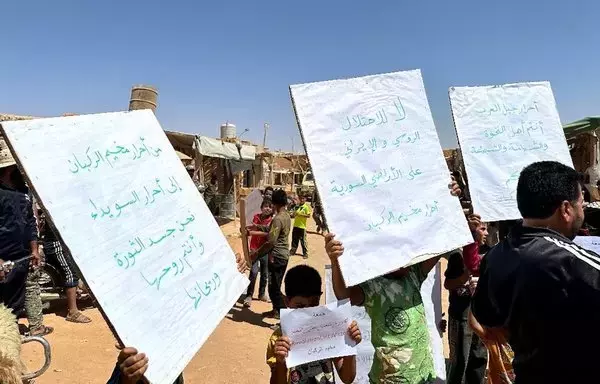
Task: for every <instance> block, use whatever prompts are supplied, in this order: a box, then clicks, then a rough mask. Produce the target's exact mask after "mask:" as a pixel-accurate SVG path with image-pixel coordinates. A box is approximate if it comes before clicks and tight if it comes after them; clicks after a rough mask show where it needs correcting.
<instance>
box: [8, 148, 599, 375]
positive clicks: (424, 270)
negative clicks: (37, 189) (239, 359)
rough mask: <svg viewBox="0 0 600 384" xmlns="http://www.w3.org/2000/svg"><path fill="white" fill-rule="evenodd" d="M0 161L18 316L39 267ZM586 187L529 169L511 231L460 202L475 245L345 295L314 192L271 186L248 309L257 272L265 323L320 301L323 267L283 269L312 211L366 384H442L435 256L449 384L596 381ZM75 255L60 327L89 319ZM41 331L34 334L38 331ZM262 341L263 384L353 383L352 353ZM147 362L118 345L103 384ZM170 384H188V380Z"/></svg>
mask: <svg viewBox="0 0 600 384" xmlns="http://www.w3.org/2000/svg"><path fill="white" fill-rule="evenodd" d="M2 156H3V157H2V159H0V160H1V161H2V164H1V165H0V210H1V211H0V219H1V220H2V222H1V223H0V226H1V228H2V231H0V252H1V253H0V255H2V259H3V260H2V261H0V263H3V264H4V262H6V261H13V262H14V265H12V268H11V270H10V272H7V270H5V269H0V280H1V282H0V298H1V300H2V303H3V304H4V305H6V306H7V307H9V308H11V309H12V310H13V311H14V312H16V313H18V312H20V311H22V310H23V309H24V308H25V302H26V296H27V295H26V293H25V292H26V286H27V281H28V275H30V271H31V269H30V267H31V268H34V269H35V268H36V267H37V266H38V265H39V263H40V255H39V251H38V239H39V231H38V227H39V222H38V221H36V217H35V215H34V212H33V202H32V199H31V197H30V196H29V194H28V192H27V190H26V186H25V183H24V181H23V178H22V176H20V173H19V170H18V169H17V168H16V166H15V165H14V161H13V163H11V161H10V160H9V159H8V160H7V158H6V156H7V155H6V153H5V152H2ZM582 188H583V187H582V184H581V177H580V174H578V173H577V172H576V171H575V170H573V169H572V168H570V167H567V166H565V165H562V164H560V163H557V162H550V161H546V162H538V163H534V164H531V165H530V166H528V167H526V168H525V169H524V170H523V171H522V173H521V175H520V178H519V181H518V186H517V196H516V197H517V204H518V208H519V211H520V213H521V215H522V217H523V219H522V220H520V221H515V222H513V223H509V224H508V225H509V226H510V227H511V228H509V230H508V231H507V230H506V225H507V223H503V224H502V225H499V223H485V222H483V221H482V220H481V217H480V216H479V215H477V214H476V213H473V212H472V211H471V210H470V209H469V208H468V207H466V209H465V215H466V218H467V221H468V224H469V227H470V229H471V232H472V234H473V242H472V244H469V245H467V246H465V247H464V248H463V249H458V250H454V251H452V252H449V253H448V254H445V255H442V256H438V257H435V258H431V259H429V260H426V261H423V262H421V263H419V264H416V265H413V266H410V267H407V268H401V269H399V270H397V271H395V272H392V273H389V274H387V275H384V276H381V277H378V278H375V279H372V280H370V281H367V282H365V283H362V284H360V285H358V286H353V287H348V286H346V284H345V282H344V279H343V276H342V273H341V269H340V258H343V257H344V256H343V255H344V245H343V244H342V243H341V242H340V241H339V240H338V239H336V236H335V234H333V233H328V229H327V224H326V221H325V219H324V216H323V210H322V208H321V206H320V201H319V199H318V197H317V198H315V197H313V199H312V200H313V205H312V207H311V206H310V205H309V204H308V203H307V201H306V200H307V199H306V196H299V197H298V198H297V200H296V201H294V203H293V204H290V203H289V200H288V196H287V194H286V192H285V191H283V190H281V189H278V190H273V188H266V189H265V191H264V200H263V202H262V205H261V211H260V213H257V214H256V215H255V216H254V218H253V224H252V225H250V226H248V227H247V231H248V234H249V235H250V238H251V241H250V260H251V261H252V264H251V265H246V261H245V260H244V259H243V258H242V257H241V256H239V255H237V256H238V257H237V263H238V269H239V271H240V273H244V272H245V271H246V270H247V269H250V286H249V287H248V291H247V292H246V297H245V299H244V301H243V304H244V306H246V307H250V306H251V304H252V299H253V294H254V291H255V287H256V280H257V279H258V275H259V273H260V282H259V287H258V299H259V300H262V301H269V300H270V301H271V303H272V307H273V309H272V310H271V311H269V312H268V313H265V314H264V316H265V317H272V318H279V314H280V311H281V309H283V308H306V307H313V306H318V305H319V303H320V298H321V295H322V292H321V286H322V284H321V283H322V281H321V276H320V274H319V272H318V271H316V270H315V269H314V268H312V267H310V266H308V265H298V266H296V267H293V268H291V269H289V270H287V267H288V261H289V258H290V256H291V255H294V254H295V252H296V250H297V247H298V246H299V245H301V246H302V252H303V253H302V255H303V257H304V258H308V257H309V254H308V247H307V246H306V228H307V219H308V218H309V217H311V216H313V217H315V222H316V224H317V226H318V229H319V232H322V233H324V234H326V236H325V250H326V253H327V255H328V256H329V258H330V261H331V265H332V283H333V290H334V292H335V295H336V296H337V298H338V299H340V300H341V299H350V301H351V303H352V304H353V305H356V306H364V307H365V309H366V312H367V313H368V315H369V316H370V318H371V321H372V333H371V342H372V344H373V346H374V348H375V353H374V356H373V365H372V368H371V371H370V374H369V377H370V381H371V382H372V383H383V384H385V383H408V384H426V383H433V382H434V381H435V380H436V374H435V372H434V364H433V356H432V352H431V348H430V341H429V333H428V328H427V322H426V319H425V310H424V307H423V299H422V297H421V293H420V288H421V285H422V284H423V281H424V280H425V278H426V277H427V275H428V273H429V272H430V271H431V270H432V269H433V268H434V267H435V266H436V264H437V263H438V262H439V260H440V258H442V257H444V258H446V259H447V260H448V266H447V269H446V271H445V274H444V287H445V289H447V290H448V291H449V308H448V315H449V322H448V340H449V346H450V358H449V361H448V367H447V368H448V369H447V383H448V384H461V383H466V384H483V383H491V384H511V383H519V384H528V383H550V384H552V383H570V382H573V383H579V382H590V381H592V382H593V377H594V373H593V371H592V369H591V368H592V367H593V365H592V364H593V363H594V362H595V360H596V357H597V356H596V354H595V353H594V350H595V349H594V347H595V346H596V345H597V343H598V341H600V337H597V336H595V335H596V332H594V329H595V325H596V324H598V323H599V321H600V310H598V308H600V306H596V304H600V302H598V301H599V300H600V256H598V255H597V254H595V253H594V252H592V251H589V250H585V249H583V248H581V247H579V246H577V245H576V244H575V243H574V242H573V239H574V237H575V236H576V235H577V233H578V232H579V230H580V229H581V226H582V224H583V220H584V212H583V205H584V202H583V189H582ZM449 189H450V191H449V192H450V193H451V194H452V195H453V196H457V197H460V196H461V194H462V191H461V186H459V184H458V183H457V182H455V181H452V182H451V183H450V184H449ZM502 226H504V229H503V230H501V231H500V234H499V239H498V241H497V243H496V244H490V241H489V233H488V232H489V230H490V228H492V227H494V228H498V227H502ZM290 235H291V244H290ZM46 244H47V245H46ZM44 248H45V249H46V252H47V254H54V255H55V256H56V257H57V258H59V259H60V258H61V257H63V255H64V249H62V248H61V247H60V242H59V240H58V239H57V238H56V237H52V236H50V237H48V238H46V239H45V246H44ZM20 260H27V261H26V262H22V261H20ZM69 260H70V258H65V262H64V263H59V264H61V265H62V264H64V271H65V273H66V279H65V282H66V283H65V288H66V290H67V297H68V300H69V301H68V305H69V309H68V314H67V320H69V321H76V322H82V323H83V322H86V321H88V320H89V319H87V317H85V315H83V314H82V313H81V312H80V311H79V310H78V309H77V303H76V289H75V290H73V288H75V287H77V279H76V277H75V276H74V275H69V274H68V273H67V271H69V268H70V266H69V264H68V261H69ZM284 280H285V295H284V294H283V293H282V289H281V288H282V283H283V282H284ZM73 292H75V294H74V293H73ZM267 292H268V297H267ZM28 315H29V314H28ZM30 321H31V320H30ZM42 326H43V325H42ZM38 327H39V325H38V324H36V325H35V326H33V329H31V330H30V331H31V332H32V333H33V334H37V333H36V330H38ZM48 331H51V330H44V329H42V331H41V332H40V334H44V333H47V332H48ZM348 336H349V338H350V339H352V340H354V342H356V343H359V342H360V341H361V340H362V335H361V331H360V329H359V327H358V325H357V324H356V322H352V324H351V326H350V327H349V329H348ZM266 343H267V351H266V363H267V365H268V366H269V368H270V370H271V378H270V383H271V384H288V383H294V384H297V383H302V384H332V383H334V382H335V381H334V380H335V379H334V375H333V372H334V370H335V371H337V374H338V377H339V380H341V382H343V383H352V382H353V380H354V378H355V376H356V359H355V357H353V356H349V357H341V358H336V359H332V360H326V361H318V362H313V363H308V364H303V365H301V366H298V367H287V366H286V363H285V361H286V360H285V358H286V356H287V354H288V352H289V351H290V349H292V348H293V347H294V346H293V344H291V343H290V340H289V338H287V337H286V335H284V334H283V333H282V331H281V328H280V327H279V326H278V325H277V326H274V327H273V334H272V335H271V337H270V338H269V340H266ZM148 364H149V362H148V359H147V357H146V356H145V355H144V354H143V353H142V352H141V351H138V350H137V349H135V348H133V347H131V346H126V347H123V348H121V351H120V353H119V356H118V358H117V363H116V366H115V369H114V371H113V374H112V376H111V378H110V379H109V383H112V384H121V383H126V384H131V383H141V382H142V379H143V374H144V373H145V372H146V370H147V368H148ZM176 383H183V376H182V375H180V376H179V378H178V379H177V381H176Z"/></svg>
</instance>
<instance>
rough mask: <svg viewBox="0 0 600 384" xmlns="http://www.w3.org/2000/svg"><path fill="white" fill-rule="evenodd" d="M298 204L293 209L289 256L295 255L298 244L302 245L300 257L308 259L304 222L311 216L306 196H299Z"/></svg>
mask: <svg viewBox="0 0 600 384" xmlns="http://www.w3.org/2000/svg"><path fill="white" fill-rule="evenodd" d="M298 200H299V204H298V205H297V206H296V207H295V208H294V229H293V230H292V249H291V250H290V255H292V256H293V255H295V254H296V251H297V250H298V243H300V244H301V245H302V256H303V257H304V258H305V259H308V245H307V243H306V221H307V219H308V218H309V217H311V215H312V208H311V207H310V205H309V204H308V203H307V202H306V196H303V195H300V196H299V198H298Z"/></svg>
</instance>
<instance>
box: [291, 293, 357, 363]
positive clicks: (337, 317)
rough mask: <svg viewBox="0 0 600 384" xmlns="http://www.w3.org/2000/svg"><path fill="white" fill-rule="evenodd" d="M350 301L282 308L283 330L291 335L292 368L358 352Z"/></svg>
mask: <svg viewBox="0 0 600 384" xmlns="http://www.w3.org/2000/svg"><path fill="white" fill-rule="evenodd" d="M351 308H352V306H351V305H350V301H349V300H346V301H345V302H340V303H339V305H338V302H335V303H332V304H327V305H325V306H319V307H311V308H301V309H282V310H281V332H282V333H283V335H285V336H286V337H288V338H289V339H290V342H291V344H292V347H291V349H290V351H289V353H288V357H287V359H286V364H287V366H288V368H291V367H296V366H298V365H301V364H305V363H310V362H313V361H320V360H327V359H331V358H334V357H341V356H354V355H356V344H355V343H354V341H353V340H352V339H351V338H350V336H349V335H348V327H349V326H350V324H351V323H352V312H351Z"/></svg>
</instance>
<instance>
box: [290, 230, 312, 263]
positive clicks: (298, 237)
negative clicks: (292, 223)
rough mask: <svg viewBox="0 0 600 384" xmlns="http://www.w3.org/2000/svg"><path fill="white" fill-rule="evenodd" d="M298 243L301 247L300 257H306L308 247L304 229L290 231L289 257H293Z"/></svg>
mask: <svg viewBox="0 0 600 384" xmlns="http://www.w3.org/2000/svg"><path fill="white" fill-rule="evenodd" d="M298 243H300V244H301V245H302V255H303V256H308V247H307V246H306V229H303V228H296V227H294V229H293V230H292V249H291V250H290V255H292V256H293V255H295V254H296V251H297V250H298Z"/></svg>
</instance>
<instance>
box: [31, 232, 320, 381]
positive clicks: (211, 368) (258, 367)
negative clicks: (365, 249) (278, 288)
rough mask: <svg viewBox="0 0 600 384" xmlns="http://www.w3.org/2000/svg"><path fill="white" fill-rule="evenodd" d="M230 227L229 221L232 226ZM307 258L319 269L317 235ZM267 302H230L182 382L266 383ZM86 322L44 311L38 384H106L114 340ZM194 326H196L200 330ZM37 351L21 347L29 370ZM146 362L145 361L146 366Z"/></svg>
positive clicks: (98, 324) (235, 243)
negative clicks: (45, 352)
mask: <svg viewBox="0 0 600 384" xmlns="http://www.w3.org/2000/svg"><path fill="white" fill-rule="evenodd" d="M232 224H233V223H232ZM232 224H229V225H228V226H229V227H227V228H223V230H224V232H225V233H226V234H229V235H230V236H229V238H228V239H229V240H230V244H231V245H232V247H233V248H234V249H237V250H239V249H240V248H241V243H240V240H239V238H237V237H235V236H231V234H232V233H234V232H235V231H236V230H235V226H234V225H232ZM308 243H309V248H310V258H309V259H308V261H306V263H307V264H309V265H312V266H313V267H315V268H316V269H317V270H319V271H321V272H322V271H323V270H324V266H325V264H326V261H327V260H328V259H327V256H326V254H325V251H324V247H323V237H322V236H319V235H316V234H309V235H308ZM301 263H305V260H304V259H302V257H300V256H295V257H293V258H292V259H291V261H290V266H293V265H297V264H301ZM269 309H271V308H270V304H266V303H262V302H258V301H255V302H253V303H252V308H250V310H248V309H244V308H242V307H241V306H240V305H239V304H236V306H235V307H234V308H232V309H231V311H230V312H229V314H228V315H227V317H226V318H224V319H223V320H222V321H221V323H220V325H219V327H218V328H217V329H216V330H215V332H214V333H213V334H212V335H211V337H210V338H209V339H208V341H207V342H206V344H204V346H203V347H202V349H201V350H200V351H199V352H198V354H196V356H195V357H194V359H193V360H192V361H191V363H190V364H189V365H188V366H187V368H186V370H185V372H184V376H185V379H186V382H188V383H211V384H221V383H222V384H225V383H227V384H231V383H257V384H258V383H266V382H268V379H269V371H268V367H267V365H266V364H265V348H266V343H267V340H268V338H269V336H270V334H271V332H272V331H271V330H270V329H269V326H270V325H271V324H274V321H273V320H263V318H262V316H261V315H260V314H261V313H262V312H265V311H267V310H269ZM85 314H86V315H88V316H90V317H91V318H92V323H90V324H73V323H68V322H66V321H65V320H64V319H63V318H62V317H58V316H57V315H55V314H52V313H49V314H46V315H45V316H44V322H45V324H47V325H50V326H53V327H54V328H55V331H54V333H53V334H51V335H49V336H48V341H50V343H51V345H52V365H51V367H50V369H49V370H48V371H47V372H46V373H45V374H44V375H43V376H42V377H41V378H39V379H38V381H37V382H38V383H40V384H59V383H60V384H64V383H72V384H95V383H106V380H107V379H108V377H109V376H110V374H111V372H112V369H113V367H114V364H115V360H116V356H117V349H116V348H115V339H114V337H113V335H112V333H111V331H110V330H109V328H108V326H107V325H106V323H105V322H104V320H103V318H102V316H101V315H100V313H99V312H98V310H96V309H90V310H86V311H85ZM201 326H202V325H201V324H198V327H201ZM41 355H42V353H41V349H40V350H38V349H37V347H32V346H30V345H26V346H25V351H24V358H25V362H26V363H27V364H28V366H29V367H32V368H34V367H36V366H38V364H40V362H41V359H40V357H41ZM151 363H152V362H150V364H151Z"/></svg>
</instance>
